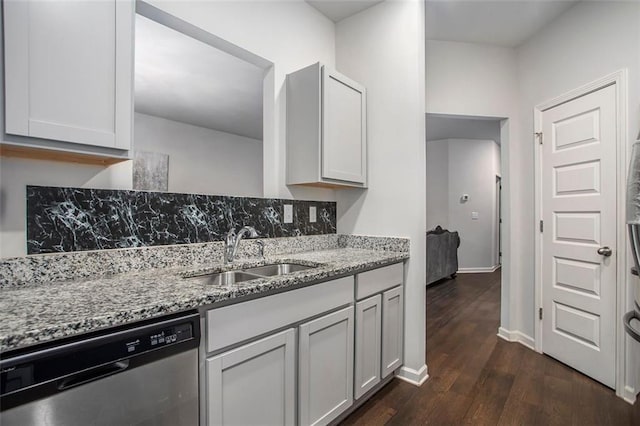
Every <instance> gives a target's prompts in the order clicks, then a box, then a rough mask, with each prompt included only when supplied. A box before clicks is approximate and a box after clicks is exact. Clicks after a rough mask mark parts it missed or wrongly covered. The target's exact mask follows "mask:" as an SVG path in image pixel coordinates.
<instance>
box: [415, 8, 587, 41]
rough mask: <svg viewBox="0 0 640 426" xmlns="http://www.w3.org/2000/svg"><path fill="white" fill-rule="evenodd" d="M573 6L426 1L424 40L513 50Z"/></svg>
mask: <svg viewBox="0 0 640 426" xmlns="http://www.w3.org/2000/svg"><path fill="white" fill-rule="evenodd" d="M576 3H578V1H575V0H521V1H514V0H497V1H496V0H492V1H484V0H465V1H460V0H439V1H433V0H427V1H426V22H425V28H426V34H427V39H429V40H447V41H460V42H467V43H480V44H491V45H496V46H504V47H516V46H519V45H521V44H522V43H524V42H525V41H526V40H527V39H529V38H530V37H531V36H533V35H534V34H535V33H536V32H538V31H539V30H540V29H541V28H542V27H544V26H545V25H546V24H548V23H549V22H551V21H552V20H554V19H555V18H556V17H558V16H559V15H560V14H561V13H563V12H564V11H566V10H567V9H569V8H570V7H571V6H573V5H574V4H576Z"/></svg>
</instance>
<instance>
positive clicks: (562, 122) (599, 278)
mask: <svg viewBox="0 0 640 426" xmlns="http://www.w3.org/2000/svg"><path fill="white" fill-rule="evenodd" d="M542 132H543V135H544V144H543V148H542V157H541V167H542V170H541V173H542V198H541V199H542V218H543V220H544V231H543V237H542V240H543V243H542V301H543V309H544V310H543V313H544V315H543V319H542V350H543V352H544V353H546V354H548V355H550V356H552V357H554V358H556V359H558V360H560V361H562V362H563V363H565V364H567V365H569V366H571V367H573V368H575V369H576V370H578V371H581V372H583V373H584V374H586V375H588V376H590V377H592V378H594V379H596V380H598V381H600V382H602V383H604V384H605V385H607V386H609V387H612V388H613V387H614V386H615V334H616V333H615V332H616V323H615V321H616V315H615V311H616V305H615V296H616V253H615V251H614V249H615V247H616V173H617V170H616V147H617V144H616V95H615V86H614V85H612V86H608V87H605V88H602V89H600V90H597V91H595V92H592V93H589V94H587V95H584V96H582V97H580V98H577V99H574V100H572V101H569V102H566V103H563V104H561V105H559V106H556V107H553V108H551V109H548V110H546V111H544V112H543V113H542ZM607 247H611V249H609V250H607Z"/></svg>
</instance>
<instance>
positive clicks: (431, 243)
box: [427, 226, 460, 284]
mask: <svg viewBox="0 0 640 426" xmlns="http://www.w3.org/2000/svg"><path fill="white" fill-rule="evenodd" d="M458 247H460V237H459V236H458V233H457V232H455V231H454V232H451V231H447V230H446V229H442V228H441V227H440V226H437V227H436V228H435V229H433V230H431V231H428V232H427V284H431V283H434V282H436V281H438V280H441V279H442V278H446V277H451V278H453V277H455V275H456V272H457V271H458Z"/></svg>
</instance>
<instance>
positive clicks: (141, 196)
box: [26, 186, 336, 254]
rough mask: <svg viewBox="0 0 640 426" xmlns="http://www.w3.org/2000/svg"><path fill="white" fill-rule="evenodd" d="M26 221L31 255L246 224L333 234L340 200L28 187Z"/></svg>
mask: <svg viewBox="0 0 640 426" xmlns="http://www.w3.org/2000/svg"><path fill="white" fill-rule="evenodd" d="M285 204H293V222H292V223H284V220H283V216H284V205H285ZM310 206H315V207H316V211H317V220H316V221H315V222H311V221H310V220H309V219H310V218H309V207H310ZM26 225H27V253H28V254H41V253H63V252H74V251H85V250H104V249H120V248H131V247H150V246H165V245H175V244H193V243H209V242H214V241H222V240H224V238H225V236H226V234H227V232H228V231H229V229H231V228H232V227H235V228H236V230H238V229H239V228H241V227H242V226H244V225H251V226H253V227H255V228H256V231H258V234H259V236H260V237H262V238H275V237H295V236H305V235H323V234H335V233H336V203H335V202H328V201H300V200H283V199H275V198H249V197H230V196H217V195H199V194H177V193H168V192H146V191H128V190H105V189H82V188H58V187H44V186H28V187H27V224H26Z"/></svg>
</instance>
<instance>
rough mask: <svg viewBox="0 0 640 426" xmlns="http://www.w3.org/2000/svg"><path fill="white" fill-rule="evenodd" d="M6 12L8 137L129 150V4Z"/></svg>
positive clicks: (35, 6) (85, 0) (39, 4)
mask: <svg viewBox="0 0 640 426" xmlns="http://www.w3.org/2000/svg"><path fill="white" fill-rule="evenodd" d="M3 6H4V41H5V101H6V109H5V110H6V132H7V133H9V134H15V135H23V136H31V137H37V138H44V139H50V140H58V141H66V142H73V143H78V144H84V145H92V146H99V147H109V148H117V149H122V150H127V149H129V148H130V147H131V125H132V124H131V122H132V105H133V102H132V99H133V92H132V87H133V83H132V81H133V18H134V2H133V1H121V0H104V1H90V0H78V1H53V0H45V1H33V0H30V1H5V2H3Z"/></svg>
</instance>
